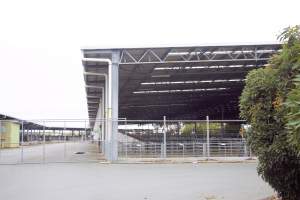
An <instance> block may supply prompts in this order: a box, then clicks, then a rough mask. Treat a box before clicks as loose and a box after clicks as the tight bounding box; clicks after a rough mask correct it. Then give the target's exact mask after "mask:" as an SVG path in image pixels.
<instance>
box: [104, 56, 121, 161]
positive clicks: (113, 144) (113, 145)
mask: <svg viewBox="0 0 300 200" xmlns="http://www.w3.org/2000/svg"><path fill="white" fill-rule="evenodd" d="M119 60H120V52H119V51H113V52H112V60H111V62H112V66H111V74H109V75H108V76H111V77H110V78H111V80H112V81H111V83H112V85H111V91H109V92H111V108H108V110H107V114H108V127H107V128H108V134H107V143H108V148H107V150H108V151H107V152H106V158H107V159H108V160H110V161H115V160H117V159H118V118H119V111H118V107H119Z"/></svg>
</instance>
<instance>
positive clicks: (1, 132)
mask: <svg viewBox="0 0 300 200" xmlns="http://www.w3.org/2000/svg"><path fill="white" fill-rule="evenodd" d="M19 142H20V124H19V123H17V122H13V121H1V122H0V147H1V148H13V147H19Z"/></svg>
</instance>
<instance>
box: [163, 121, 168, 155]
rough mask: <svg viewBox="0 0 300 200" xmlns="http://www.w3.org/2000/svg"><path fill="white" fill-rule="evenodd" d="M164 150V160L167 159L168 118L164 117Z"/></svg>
mask: <svg viewBox="0 0 300 200" xmlns="http://www.w3.org/2000/svg"><path fill="white" fill-rule="evenodd" d="M163 145H164V148H163V158H166V157H167V124H166V116H164V144H163Z"/></svg>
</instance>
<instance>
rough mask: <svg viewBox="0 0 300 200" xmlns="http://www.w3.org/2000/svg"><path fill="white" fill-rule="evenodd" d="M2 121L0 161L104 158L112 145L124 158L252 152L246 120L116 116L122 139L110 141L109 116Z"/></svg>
mask: <svg viewBox="0 0 300 200" xmlns="http://www.w3.org/2000/svg"><path fill="white" fill-rule="evenodd" d="M98 122H99V123H93V124H97V126H94V127H90V126H89V124H90V123H89V120H82V119H76V120H31V121H22V120H0V164H16V163H47V162H86V161H99V160H103V159H104V156H103V154H104V153H105V151H110V147H109V145H110V143H111V142H115V143H117V147H118V149H117V151H118V157H119V159H127V158H159V159H164V158H188V157H195V158H200V157H204V158H210V157H248V156H251V152H250V151H249V149H248V147H247V144H246V142H245V139H244V138H243V134H241V131H240V130H241V128H242V127H243V124H245V122H244V121H241V120H209V119H206V120H166V118H164V120H126V119H118V120H111V124H115V125H116V124H117V128H118V130H117V136H116V137H115V138H116V141H111V142H110V143H109V142H108V141H107V140H106V137H107V135H108V134H111V133H108V132H107V129H106V126H107V124H106V123H107V122H108V120H107V119H99V120H98Z"/></svg>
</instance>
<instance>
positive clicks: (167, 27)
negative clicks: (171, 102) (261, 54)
mask: <svg viewBox="0 0 300 200" xmlns="http://www.w3.org/2000/svg"><path fill="white" fill-rule="evenodd" d="M299 8H300V1H299V0H284V1H274V0H273V1H271V0H270V1H267V0H265V1H263V0H249V1H242V0H236V1H233V0H219V1H213V0H206V1H201V0H194V1H193V0H184V1H176V0H170V1H167V0H165V1H163V0H148V1H143V0H135V1H130V0H128V1H126V0H123V1H122V0H120V1H115V0H108V1H100V0H98V1H88V0H83V1H76V0H58V1H56V0H49V1H46V0H44V1H42V0H37V1H33V0H26V1H24V0H20V1H14V0H7V1H5V0H0V113H2V114H7V115H12V116H14V117H19V118H23V119H49V118H51V119H66V118H68V119H70V118H71V119H73V118H87V106H86V99H85V90H84V82H83V75H82V71H83V69H82V66H81V61H80V57H81V54H80V48H81V47H83V46H98V47H124V46H126V47H127V46H128V47H129V46H130V47H133V46H159V45H164V46H166V45H176V46H178V45H201V44H207V43H209V44H211V43H213V44H214V43H222V44H227V43H256V42H257V43H259V42H272V41H276V35H278V33H279V32H280V30H281V29H282V28H284V27H286V26H289V25H295V24H300V12H299Z"/></svg>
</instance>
